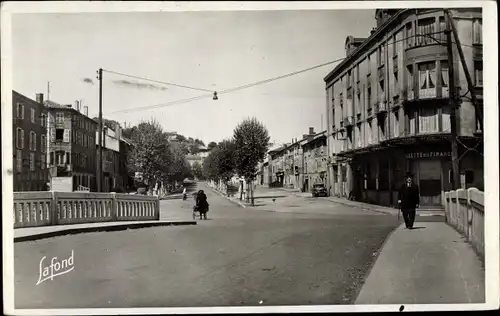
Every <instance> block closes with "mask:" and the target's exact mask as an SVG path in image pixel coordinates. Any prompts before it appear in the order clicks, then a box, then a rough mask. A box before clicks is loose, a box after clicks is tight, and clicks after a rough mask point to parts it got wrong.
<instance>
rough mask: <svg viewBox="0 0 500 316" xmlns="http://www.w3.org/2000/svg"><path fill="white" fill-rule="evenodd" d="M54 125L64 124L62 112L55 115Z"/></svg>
mask: <svg viewBox="0 0 500 316" xmlns="http://www.w3.org/2000/svg"><path fill="white" fill-rule="evenodd" d="M56 123H58V124H62V123H64V113H62V112H58V113H56Z"/></svg>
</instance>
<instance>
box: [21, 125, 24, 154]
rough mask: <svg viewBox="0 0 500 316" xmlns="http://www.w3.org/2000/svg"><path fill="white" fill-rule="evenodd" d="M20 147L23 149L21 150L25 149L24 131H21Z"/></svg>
mask: <svg viewBox="0 0 500 316" xmlns="http://www.w3.org/2000/svg"><path fill="white" fill-rule="evenodd" d="M20 147H21V149H23V148H24V131H23V130H21V146H20Z"/></svg>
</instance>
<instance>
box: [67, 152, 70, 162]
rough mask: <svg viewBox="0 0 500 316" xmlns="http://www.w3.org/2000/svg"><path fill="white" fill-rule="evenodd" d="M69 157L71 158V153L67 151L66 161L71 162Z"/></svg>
mask: <svg viewBox="0 0 500 316" xmlns="http://www.w3.org/2000/svg"><path fill="white" fill-rule="evenodd" d="M69 159H70V153H69V152H67V153H66V163H71V161H70V160H69Z"/></svg>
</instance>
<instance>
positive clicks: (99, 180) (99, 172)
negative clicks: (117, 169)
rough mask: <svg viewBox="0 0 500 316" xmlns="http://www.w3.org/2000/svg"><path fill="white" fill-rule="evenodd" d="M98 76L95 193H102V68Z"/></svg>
mask: <svg viewBox="0 0 500 316" xmlns="http://www.w3.org/2000/svg"><path fill="white" fill-rule="evenodd" d="M97 73H98V74H99V76H98V79H99V128H98V131H99V136H98V139H99V140H98V142H99V160H98V162H97V192H102V172H103V168H102V161H103V160H102V131H103V124H102V68H99V71H98V72H97Z"/></svg>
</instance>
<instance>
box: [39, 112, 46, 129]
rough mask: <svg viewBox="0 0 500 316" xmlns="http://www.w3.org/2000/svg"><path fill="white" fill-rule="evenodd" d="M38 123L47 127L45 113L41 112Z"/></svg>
mask: <svg viewBox="0 0 500 316" xmlns="http://www.w3.org/2000/svg"><path fill="white" fill-rule="evenodd" d="M41 118H42V119H41V121H40V124H41V125H42V127H47V114H42V116H41Z"/></svg>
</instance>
